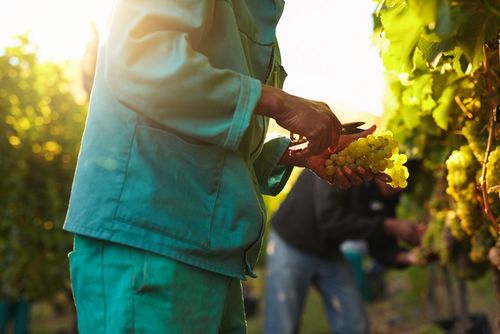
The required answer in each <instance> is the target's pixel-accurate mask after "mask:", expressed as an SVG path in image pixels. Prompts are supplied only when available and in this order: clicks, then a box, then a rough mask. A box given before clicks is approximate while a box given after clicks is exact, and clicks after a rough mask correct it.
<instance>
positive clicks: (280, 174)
mask: <svg viewBox="0 0 500 334" xmlns="http://www.w3.org/2000/svg"><path fill="white" fill-rule="evenodd" d="M289 144H290V139H288V138H287V137H284V136H280V135H275V134H269V135H267V137H266V141H265V143H264V146H263V148H262V151H261V153H260V154H259V156H258V157H257V159H256V160H255V162H254V164H253V166H254V170H255V175H256V176H257V180H258V181H259V187H260V191H261V192H262V193H263V194H264V195H271V196H276V195H278V194H279V193H280V192H281V190H282V189H283V187H284V186H285V184H286V183H287V181H288V178H289V177H290V174H291V173H292V170H293V167H291V166H285V165H280V164H279V160H280V159H281V157H282V156H283V154H284V153H285V151H286V149H287V148H288V146H289Z"/></svg>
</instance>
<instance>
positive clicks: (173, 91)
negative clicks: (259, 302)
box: [64, 0, 291, 278]
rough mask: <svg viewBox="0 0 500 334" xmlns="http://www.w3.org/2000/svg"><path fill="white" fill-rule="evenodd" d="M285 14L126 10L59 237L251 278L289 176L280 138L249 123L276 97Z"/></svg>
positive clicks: (115, 29)
mask: <svg viewBox="0 0 500 334" xmlns="http://www.w3.org/2000/svg"><path fill="white" fill-rule="evenodd" d="M282 10H283V0H184V1H160V0H141V1H139V0H118V1H117V2H116V4H115V7H114V9H113V13H112V16H111V19H110V22H109V27H108V32H107V36H106V37H105V38H104V40H103V43H102V45H101V46H100V48H99V55H98V61H97V70H96V78H95V82H94V88H93V91H92V94H91V101H90V108H89V114H88V118H87V123H86V127H85V132H84V135H83V140H82V146H81V150H80V155H79V160H78V166H77V169H76V173H75V178H74V182H73V187H72V192H71V199H70V203H69V208H68V213H67V217H66V221H65V225H64V229H65V230H67V231H71V232H74V233H77V234H81V235H85V236H89V237H94V238H98V239H104V240H108V241H112V242H117V243H121V244H125V245H129V246H132V247H138V248H141V249H144V250H148V251H152V252H155V253H159V254H162V255H164V256H168V257H171V258H174V259H176V260H178V261H182V262H185V263H188V264H191V265H194V266H197V267H200V268H203V269H206V270H210V271H214V272H218V273H221V274H224V275H229V276H234V277H240V278H244V277H245V276H246V275H250V276H254V275H255V274H254V273H253V271H252V268H253V266H254V264H255V262H256V259H257V256H258V252H259V249H260V243H261V239H262V234H263V230H264V224H265V221H266V214H265V212H266V211H265V207H264V203H263V200H262V196H261V194H262V193H265V194H271V195H274V194H277V193H278V192H279V191H280V190H281V189H282V187H283V186H284V184H285V183H286V181H287V179H288V177H289V175H290V172H291V167H286V166H281V165H279V164H278V161H279V159H280V157H281V156H282V154H283V153H284V152H285V150H286V148H287V147H288V145H289V140H288V138H286V137H274V138H269V137H266V132H267V126H268V119H267V118H265V117H263V116H260V115H254V114H253V110H254V108H255V106H256V104H257V102H258V100H259V98H260V94H261V84H262V83H274V84H276V85H281V84H282V81H283V80H284V76H285V72H284V71H283V69H282V67H281V66H280V65H279V52H278V48H277V44H276V37H275V27H276V24H277V22H278V19H279V17H280V15H281V12H282Z"/></svg>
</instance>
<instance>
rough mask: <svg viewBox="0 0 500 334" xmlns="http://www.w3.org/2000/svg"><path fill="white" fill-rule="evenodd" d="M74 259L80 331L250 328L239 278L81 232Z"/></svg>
mask: <svg viewBox="0 0 500 334" xmlns="http://www.w3.org/2000/svg"><path fill="white" fill-rule="evenodd" d="M69 261H70V273H71V286H72V289H73V296H74V299H75V305H76V311H77V319H78V329H79V333H80V334H89V333H91V334H100V333H103V334H104V333H106V334H108V333H109V334H118V333H151V334H153V333H154V334H162V333H168V334H170V333H172V334H175V333H187V334H196V333H200V334H201V333H203V334H209V333H231V334H232V333H246V320H245V313H244V306H243V298H242V290H241V282H240V280H239V279H237V278H232V277H228V276H223V275H220V274H216V273H213V272H210V271H206V270H202V269H199V268H196V267H193V266H190V265H187V264H184V263H181V262H178V261H175V260H172V259H169V258H167V257H164V256H160V255H156V254H154V253H150V252H146V251H142V250H140V249H136V248H131V247H127V246H123V245H119V244H115V243H110V242H106V241H100V240H96V239H91V238H87V237H83V236H80V235H76V236H75V245H74V250H73V251H72V252H71V253H70V254H69Z"/></svg>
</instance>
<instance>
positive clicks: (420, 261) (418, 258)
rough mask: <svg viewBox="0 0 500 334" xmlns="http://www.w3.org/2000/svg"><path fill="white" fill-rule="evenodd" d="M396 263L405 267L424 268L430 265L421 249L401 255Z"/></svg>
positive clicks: (413, 249) (417, 248)
mask: <svg viewBox="0 0 500 334" xmlns="http://www.w3.org/2000/svg"><path fill="white" fill-rule="evenodd" d="M396 262H398V263H400V264H404V265H417V266H423V265H426V264H428V263H429V261H428V259H427V258H426V257H425V256H424V254H422V251H421V249H420V248H419V247H414V248H412V249H410V250H408V251H405V252H401V253H399V254H398V255H397V257H396Z"/></svg>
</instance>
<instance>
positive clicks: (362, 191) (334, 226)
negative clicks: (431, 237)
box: [264, 170, 420, 334]
mask: <svg viewBox="0 0 500 334" xmlns="http://www.w3.org/2000/svg"><path fill="white" fill-rule="evenodd" d="M399 192H400V190H399V189H392V188H391V187H390V186H388V185H387V184H385V183H383V182H379V181H373V182H368V183H364V184H362V185H359V186H357V187H352V188H350V189H346V190H342V189H339V188H334V187H332V186H330V185H329V184H328V183H326V182H324V181H322V180H321V179H320V178H318V177H317V176H315V175H314V174H313V173H311V172H309V171H307V170H304V171H303V172H302V173H301V174H300V176H299V177H298V179H297V181H296V183H295V185H294V186H293V188H292V189H291V191H290V193H289V194H288V196H287V198H286V199H285V200H284V202H283V203H282V205H281V206H280V208H279V209H278V211H277V212H276V213H275V214H274V215H273V216H272V218H271V231H270V234H269V239H268V245H267V262H266V263H267V270H266V287H265V305H264V307H265V310H264V333H267V334H272V333H280V334H288V333H296V332H297V331H298V329H299V324H300V318H301V313H302V308H303V304H304V300H305V297H306V294H307V291H308V289H309V287H310V286H311V285H312V286H314V287H315V288H316V289H317V290H318V291H319V293H320V294H321V297H322V299H323V303H324V307H325V310H326V314H327V318H328V322H329V326H330V328H331V329H332V331H334V332H335V333H336V334H337V333H340V334H342V333H349V334H357V333H367V332H368V321H367V317H366V315H365V311H364V306H363V300H362V298H361V295H360V291H359V289H358V288H357V286H356V283H355V279H354V276H353V273H352V268H351V267H350V266H349V264H348V263H347V261H346V260H345V259H344V257H343V255H342V253H341V250H340V247H339V246H340V244H341V243H342V242H343V241H345V240H350V239H366V240H367V241H368V244H369V245H370V247H369V248H370V249H371V250H372V256H374V257H375V258H376V259H377V260H379V261H381V262H382V264H383V265H385V266H391V267H402V266H405V265H408V264H413V263H416V262H417V256H416V252H415V250H407V249H406V248H402V247H400V246H399V244H398V242H397V240H401V241H405V242H407V243H408V244H411V245H416V244H418V243H419V239H420V237H419V235H420V233H419V231H418V226H417V225H416V224H414V223H411V222H409V221H406V220H399V219H396V218H394V213H395V212H394V211H395V207H396V205H397V202H398V193H399Z"/></svg>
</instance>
